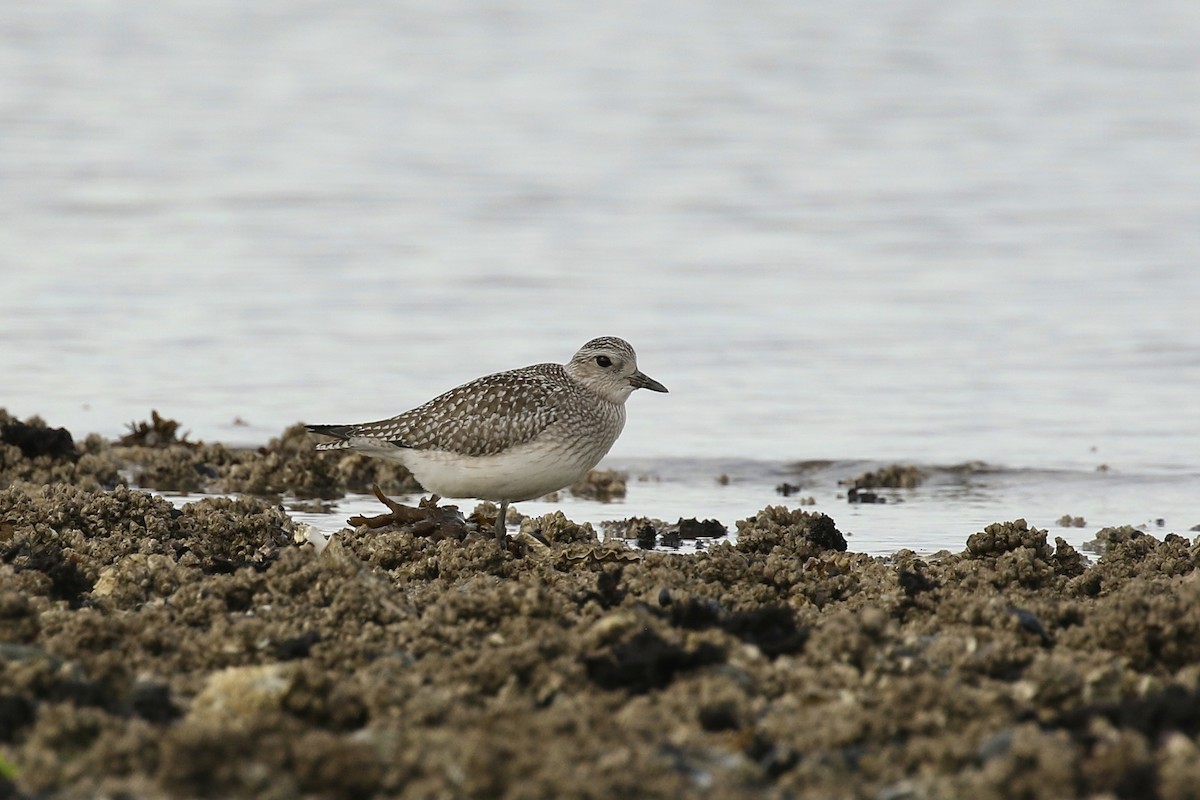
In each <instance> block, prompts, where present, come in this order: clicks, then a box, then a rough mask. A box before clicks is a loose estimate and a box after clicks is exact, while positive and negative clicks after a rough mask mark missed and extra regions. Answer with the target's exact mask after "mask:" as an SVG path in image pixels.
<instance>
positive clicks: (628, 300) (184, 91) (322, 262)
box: [0, 0, 1200, 551]
mask: <svg viewBox="0 0 1200 800" xmlns="http://www.w3.org/2000/svg"><path fill="white" fill-rule="evenodd" d="M808 5H812V4H808ZM1197 41H1200V6H1196V5H1195V4H1189V3H1185V2H1174V3H1172V2H1164V3H1156V4H1150V5H1141V6H1136V7H1135V6H1131V5H1129V4H1127V3H1122V2H1115V1H1113V2H1108V1H1106V0H1100V2H1096V3H1089V4H1086V5H1081V4H1077V3H1070V2H1045V0H1038V2H1032V0H1018V1H1017V2H1010V3H994V2H993V3H983V2H959V3H954V4H940V5H931V4H928V3H919V2H886V3H885V2H848V3H839V4H826V7H808V6H806V5H801V4H795V3H787V2H759V3H750V4H745V3H739V4H733V3H717V2H707V3H705V2H700V3H696V2H686V3H685V2H665V3H658V4H652V5H651V6H645V5H643V4H634V3H620V2H617V3H607V4H601V5H597V6H596V7H591V8H578V7H571V6H567V5H563V4H560V3H552V2H528V3H505V2H492V3H482V2H481V3H461V4H453V3H451V4H436V5H431V4H419V3H393V2H387V3H383V2H359V3H342V4H322V3H301V4H297V3H294V2H281V1H278V0H276V1H272V0H266V1H265V2H260V3H255V4H250V5H247V4H244V3H235V2H222V0H203V2H201V0H187V1H186V2H185V1H184V0H166V1H165V2H164V1H163V0H156V2H139V1H137V0H130V2H123V3H119V4H109V3H95V2H87V0H46V1H45V2H39V3H9V4H4V5H3V6H2V7H0V186H2V187H3V191H0V278H2V281H0V343H2V345H3V346H0V405H2V406H5V407H7V408H8V409H9V411H11V412H13V413H15V414H18V415H22V416H26V415H30V414H34V413H38V414H41V415H43V416H44V417H46V418H47V419H48V420H49V421H50V422H52V423H53V424H56V425H65V426H67V427H69V428H71V429H72V430H73V431H75V432H77V433H82V432H86V431H91V430H95V431H100V432H103V433H106V434H117V433H120V432H121V431H122V430H123V425H124V423H126V422H128V421H130V420H132V419H135V418H137V419H140V418H144V417H146V416H147V415H148V412H149V409H150V408H157V409H159V410H160V411H161V412H162V413H164V414H167V415H170V416H174V417H176V418H178V419H180V420H181V421H183V422H184V423H185V425H186V426H187V427H189V428H190V429H191V431H192V434H193V437H194V438H204V439H221V440H225V441H229V442H233V443H257V442H261V441H263V440H265V439H266V438H267V437H269V436H271V435H274V434H276V433H277V432H278V431H279V430H280V429H281V428H282V427H283V426H285V425H287V424H290V423H292V422H295V421H297V420H301V419H303V420H306V421H320V422H344V421H357V420H360V419H368V418H378V417H382V416H388V415H391V414H393V413H396V412H398V411H400V410H403V409H405V408H407V407H409V406H411V405H414V404H416V403H419V402H421V401H423V400H425V399H427V398H428V397H430V396H432V395H434V394H436V393H437V392H440V391H442V390H444V389H447V388H449V387H451V386H453V385H455V384H458V383H461V382H463V381H465V380H468V379H470V378H473V377H475V376H477V375H480V374H483V373H486V372H490V371H494V370H497V369H502V368H508V367H515V366H522V365H525V364H529V363H535V362H539V361H548V360H563V359H565V358H567V357H568V356H569V355H570V354H571V352H572V351H573V350H574V349H575V348H576V347H577V346H578V345H579V344H581V343H582V342H584V341H585V340H587V339H588V338H591V337H593V336H596V335H601V334H616V335H621V336H624V337H626V338H628V339H629V340H630V341H631V342H633V343H634V345H635V346H636V347H637V348H638V350H639V353H640V361H641V366H642V368H643V370H644V371H646V372H647V373H648V374H650V375H652V376H654V377H655V378H657V379H658V380H660V381H662V382H663V383H665V384H666V385H667V386H669V387H670V389H671V394H669V395H650V394H649V393H639V394H638V395H635V396H634V397H633V398H632V400H631V401H630V422H629V425H628V426H627V428H626V431H625V434H624V436H623V438H622V439H621V441H619V442H618V443H617V445H616V447H615V448H614V450H613V453H612V456H611V463H613V464H615V465H617V466H627V467H629V468H631V469H633V470H635V471H637V470H643V471H646V472H648V473H649V474H653V475H654V476H655V477H656V478H657V480H656V481H647V482H645V483H635V484H632V485H631V493H630V496H629V499H628V500H627V502H626V503H625V504H624V505H623V506H615V507H612V506H610V507H603V506H598V505H596V504H579V505H578V506H577V507H575V506H573V507H571V508H569V509H568V512H569V513H571V514H572V516H576V517H579V518H589V519H593V520H599V519H602V518H604V517H605V516H606V515H610V514H615V515H616V516H627V515H629V514H631V513H653V514H656V515H659V516H664V517H667V518H670V519H674V518H675V517H678V516H692V515H696V514H699V515H701V516H704V515H706V514H707V515H709V516H712V515H718V514H719V515H720V518H721V519H722V520H723V521H724V522H726V523H727V524H730V525H732V522H733V520H734V519H736V518H738V517H740V516H746V514H747V513H751V512H753V511H754V510H756V509H757V508H760V507H761V506H762V505H764V504H765V503H766V502H769V501H771V500H772V499H774V498H775V495H774V493H773V491H772V487H773V486H774V485H775V484H776V483H779V482H780V481H782V480H784V479H785V478H786V476H788V475H789V474H791V473H789V471H788V467H787V464H788V463H789V462H793V461H802V460H812V459H832V460H835V461H836V462H838V463H839V464H841V465H842V466H841V468H840V469H841V472H840V473H838V474H833V473H828V474H822V475H816V476H813V475H809V476H807V477H806V480H808V481H810V483H811V485H812V487H813V491H812V492H809V493H811V494H814V495H815V496H817V498H818V500H819V501H820V503H821V504H820V505H819V506H818V507H819V508H820V509H821V510H826V511H829V513H831V514H833V515H834V516H835V518H837V519H838V521H839V523H840V525H841V527H843V529H854V530H855V531H856V535H857V536H858V537H859V539H858V540H857V541H855V542H854V546H855V547H856V548H858V549H872V550H878V551H885V550H888V549H895V548H896V547H898V546H903V545H904V544H909V543H913V544H920V545H921V546H923V547H927V548H928V549H937V545H938V542H942V541H945V542H946V544H945V546H957V545H958V544H960V543H961V541H962V539H963V538H964V537H965V536H966V535H967V534H969V533H970V532H972V531H973V530H976V529H977V527H973V526H975V525H976V524H977V523H978V524H982V523H984V522H989V521H993V520H996V519H1005V518H1011V517H1016V516H1027V517H1029V518H1030V521H1031V522H1033V521H1036V522H1037V523H1038V524H1040V525H1043V526H1045V525H1049V524H1051V522H1052V520H1053V518H1056V517H1057V516H1059V515H1060V514H1063V513H1071V514H1075V515H1083V516H1085V517H1086V518H1087V519H1088V521H1089V527H1088V529H1086V531H1084V533H1086V534H1088V535H1090V533H1091V532H1092V531H1094V529H1095V528H1096V527H1098V526H1099V525H1100V524H1121V523H1126V522H1128V523H1133V524H1140V523H1145V522H1147V521H1148V520H1154V519H1156V518H1158V517H1164V518H1166V520H1167V527H1166V528H1165V529H1166V530H1172V529H1173V530H1179V531H1181V532H1182V531H1183V530H1184V529H1185V528H1187V527H1189V526H1191V525H1193V524H1196V523H1198V522H1200V504H1198V501H1197V497H1200V491H1198V489H1200V401H1198V399H1197V398H1200V321H1198V320H1200V315H1198V314H1197V309H1198V308H1200V263H1198V262H1200V191H1197V187H1198V186H1200V158H1197V157H1196V154H1197V153H1200V48H1197V47H1196V42H1197ZM235 419H236V420H242V421H244V422H246V423H248V425H240V424H234V421H235ZM969 459H977V460H984V461H987V462H989V463H992V464H995V465H998V466H1001V467H1004V468H1005V470H1006V472H1004V473H1003V474H1004V475H1006V476H1008V477H1007V478H1005V479H1004V480H995V479H993V480H992V481H991V482H990V483H989V484H988V486H986V487H984V488H983V489H980V487H976V486H972V487H970V491H962V490H958V489H955V488H954V485H953V482H951V483H950V484H949V485H948V487H946V486H941V487H932V488H924V489H922V490H919V491H918V492H916V493H912V494H911V495H907V496H906V498H905V499H907V502H906V503H901V504H889V505H888V506H880V507H873V508H866V507H863V508H846V507H845V506H844V505H843V503H842V501H839V500H838V498H837V490H836V479H837V478H838V477H844V476H845V474H857V472H861V471H862V469H865V468H866V467H868V466H871V465H873V464H875V463H883V462H888V461H891V460H904V461H916V462H920V463H923V464H930V465H947V464H953V463H957V462H961V461H965V460H969ZM1099 464H1107V465H1108V466H1109V467H1110V470H1109V471H1108V472H1106V473H1095V468H1096V467H1097V466H1098V465H1099ZM835 472H836V470H835ZM721 473H727V474H730V475H731V476H732V477H734V478H735V481H734V483H733V484H732V485H731V486H727V487H716V486H715V481H714V479H715V476H716V475H717V474H721ZM530 505H532V504H530ZM524 510H527V511H528V510H531V509H524ZM339 514H340V511H339ZM1045 515H1052V516H1050V517H1049V518H1043V517H1044V516H1045ZM1093 522H1094V523H1095V524H1092V523H1093ZM1151 524H1152V525H1153V523H1151ZM1080 535H1081V536H1083V534H1080ZM1084 538H1087V537H1086V536H1084Z"/></svg>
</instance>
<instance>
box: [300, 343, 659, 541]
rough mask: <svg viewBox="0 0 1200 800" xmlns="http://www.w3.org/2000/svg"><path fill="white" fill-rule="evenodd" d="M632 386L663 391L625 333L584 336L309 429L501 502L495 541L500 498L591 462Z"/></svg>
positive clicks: (617, 425) (575, 474) (576, 473)
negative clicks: (395, 406)
mask: <svg viewBox="0 0 1200 800" xmlns="http://www.w3.org/2000/svg"><path fill="white" fill-rule="evenodd" d="M634 389H650V390H651V391H655V392H665V391H667V387H665V386H663V385H662V384H661V383H659V382H658V381H656V380H654V379H653V378H651V377H649V376H647V375H646V374H645V373H643V372H641V371H640V370H639V369H638V366H637V354H636V353H634V352H633V348H632V347H630V346H629V343H628V342H626V341H625V340H623V339H618V338H616V337H615V336H603V337H601V338H599V339H592V340H591V341H590V342H588V343H587V344H585V345H584V346H583V347H581V348H580V349H579V352H577V353H576V354H575V355H574V356H572V357H571V360H570V361H568V362H567V363H566V364H534V365H533V366H530V367H525V368H523V369H514V370H509V371H507V372H497V373H496V374H494V375H487V376H485V377H482V378H478V379H476V380H473V381H471V382H470V383H464V384H463V385H462V386H459V387H458V388H456V389H451V390H450V391H448V392H446V393H445V394H443V395H439V396H438V397H435V398H434V399H432V400H430V401H429V402H428V403H425V404H424V405H421V406H417V407H416V408H414V409H412V410H411V411H406V412H404V413H403V414H400V415H398V416H395V417H391V418H390V419H385V420H380V421H378V422H364V423H362V424H359V425H309V426H307V427H308V430H309V431H311V432H313V433H319V434H323V435H325V436H332V437H333V438H334V439H336V440H337V441H333V442H326V443H323V444H318V445H317V449H318V450H352V451H355V452H359V453H365V454H366V455H369V456H375V457H377V458H384V459H387V460H389V461H398V462H399V463H401V464H403V465H404V466H405V467H407V468H408V470H409V471H410V472H412V474H413V476H414V477H415V478H416V479H417V481H418V482H419V483H420V484H421V486H422V487H424V488H425V490H426V491H428V492H432V493H434V494H437V495H440V496H442V497H457V498H476V499H479V500H492V501H495V502H498V503H499V504H500V515H499V517H498V518H497V519H496V537H497V539H498V540H499V541H500V542H501V543H503V542H504V536H505V517H506V515H507V513H508V504H509V503H513V502H518V501H521V500H532V499H533V498H535V497H541V496H542V495H544V494H549V493H550V492H553V491H557V490H558V489H561V488H563V487H564V486H570V485H571V484H572V483H575V482H576V481H577V480H579V479H580V478H582V477H583V476H584V475H586V474H587V472H588V470H590V469H591V468H592V467H594V466H596V464H598V463H599V462H600V459H602V458H603V457H604V455H605V454H606V453H607V452H608V451H609V449H610V448H611V447H612V446H613V443H614V442H616V441H617V437H618V436H620V435H621V429H622V428H624V427H625V401H626V400H627V399H629V395H630V394H632V393H633V390H634Z"/></svg>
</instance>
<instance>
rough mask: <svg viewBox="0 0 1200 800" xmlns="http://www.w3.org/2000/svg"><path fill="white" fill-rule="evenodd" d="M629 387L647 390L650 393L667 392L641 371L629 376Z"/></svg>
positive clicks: (665, 388)
mask: <svg viewBox="0 0 1200 800" xmlns="http://www.w3.org/2000/svg"><path fill="white" fill-rule="evenodd" d="M629 385H630V386H632V387H633V388H635V389H649V390H650V391H652V392H665V391H666V390H667V387H665V386H663V385H662V384H661V383H659V382H658V381H656V380H654V378H651V377H650V376H649V375H647V374H646V373H644V372H642V371H641V370H638V371H637V372H635V373H633V374H632V375H630V376H629Z"/></svg>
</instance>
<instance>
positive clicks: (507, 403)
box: [346, 364, 566, 456]
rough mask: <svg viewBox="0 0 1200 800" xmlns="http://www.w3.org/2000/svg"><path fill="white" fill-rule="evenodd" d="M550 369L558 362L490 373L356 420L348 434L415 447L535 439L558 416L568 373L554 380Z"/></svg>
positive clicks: (501, 445) (481, 452)
mask: <svg viewBox="0 0 1200 800" xmlns="http://www.w3.org/2000/svg"><path fill="white" fill-rule="evenodd" d="M553 370H558V371H562V367H560V366H558V365H557V364H539V365H536V366H534V367H526V368H524V369H519V370H512V371H510V372H499V373H496V374H495V375H488V376H486V377H483V378H479V379H477V380H474V381H471V382H470V383H466V384H463V385H462V386H459V387H458V388H456V389H451V390H450V391H448V392H446V393H445V394H442V395H439V396H438V397H435V398H434V399H433V400H430V401H429V402H428V403H425V404H424V405H421V406H418V407H417V408H414V409H413V410H411V411H406V412H404V413H403V414H400V415H398V416H395V417H392V418H391V419H385V420H380V421H379V422H368V423H364V424H362V425H354V426H352V428H351V430H349V431H346V434H347V435H348V436H350V437H355V438H358V437H362V438H367V439H378V440H381V441H385V442H388V443H390V444H392V445H395V446H397V447H412V448H414V449H417V450H448V451H450V452H454V453H460V454H462V455H467V456H486V455H494V454H496V453H501V452H503V451H505V450H507V449H509V448H510V447H514V446H516V445H519V444H523V443H525V442H528V441H530V440H532V439H534V438H535V437H536V436H537V435H538V434H540V433H541V432H542V431H544V430H545V429H546V428H547V427H549V426H550V425H551V424H552V423H553V422H554V421H555V419H557V414H556V411H555V404H554V401H553V398H554V396H555V395H556V394H557V393H559V392H560V391H561V390H562V386H563V383H562V381H563V380H566V375H565V373H564V374H563V375H562V376H561V378H560V380H554V376H553V374H552V371H553Z"/></svg>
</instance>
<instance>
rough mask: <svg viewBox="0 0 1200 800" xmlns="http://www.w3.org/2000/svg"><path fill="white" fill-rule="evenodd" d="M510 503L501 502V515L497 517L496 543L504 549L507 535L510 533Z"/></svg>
mask: <svg viewBox="0 0 1200 800" xmlns="http://www.w3.org/2000/svg"><path fill="white" fill-rule="evenodd" d="M507 521H508V501H507V500H501V501H500V514H499V515H498V516H497V517H496V541H497V542H499V543H500V546H501V547H504V540H505V535H506V534H507V532H508V525H507Z"/></svg>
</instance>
